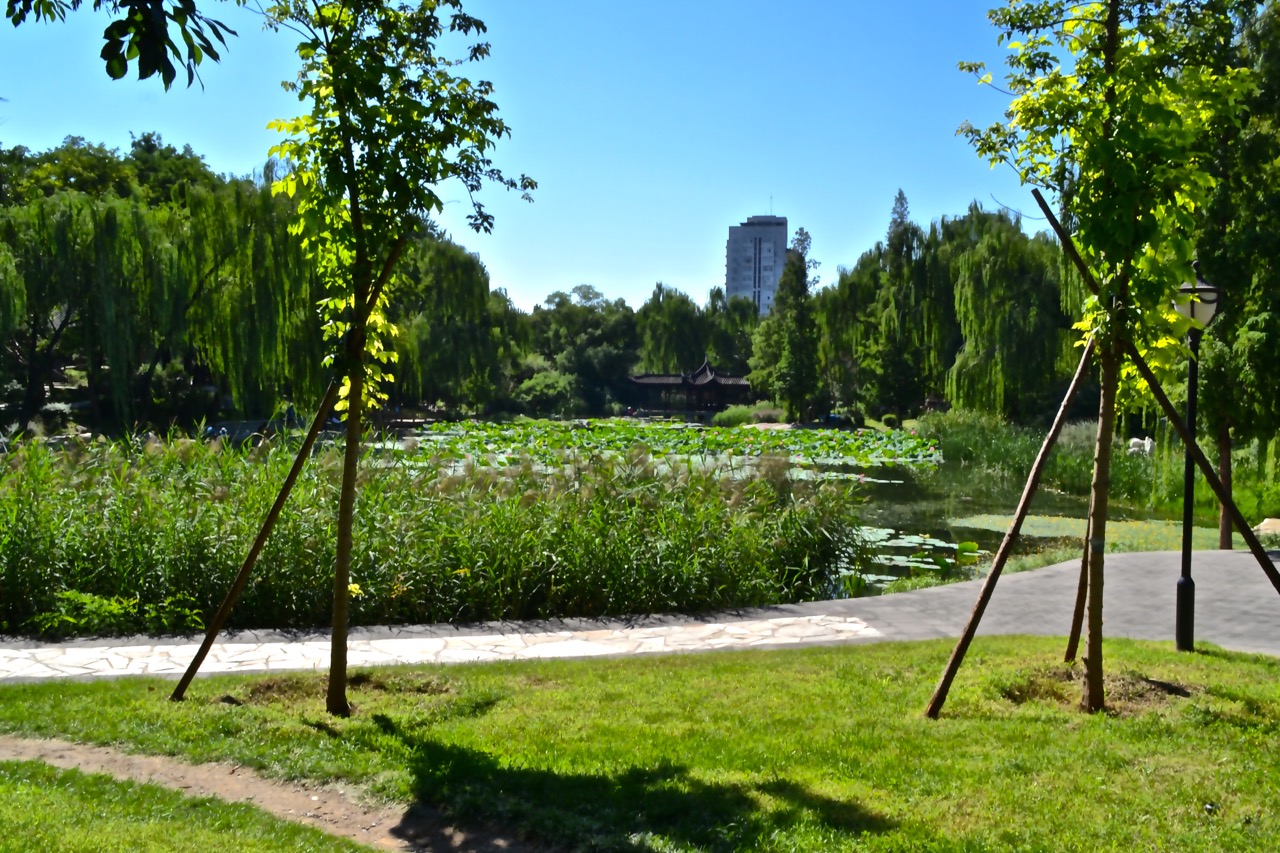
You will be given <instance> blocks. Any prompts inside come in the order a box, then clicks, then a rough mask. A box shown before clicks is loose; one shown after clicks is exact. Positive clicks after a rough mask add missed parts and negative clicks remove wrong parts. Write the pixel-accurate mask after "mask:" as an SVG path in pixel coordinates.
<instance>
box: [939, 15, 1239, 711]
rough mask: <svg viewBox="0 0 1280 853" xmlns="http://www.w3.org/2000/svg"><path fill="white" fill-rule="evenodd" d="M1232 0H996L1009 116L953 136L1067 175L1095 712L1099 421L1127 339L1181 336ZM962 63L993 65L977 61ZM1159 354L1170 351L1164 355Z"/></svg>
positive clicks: (1233, 110)
mask: <svg viewBox="0 0 1280 853" xmlns="http://www.w3.org/2000/svg"><path fill="white" fill-rule="evenodd" d="M1243 5H1244V4H1243V3H1231V2H1227V0H1224V1H1223V2H1211V3H1189V2H1184V0H1161V2H1140V0H1107V2H1103V3H1088V4H1071V3H1068V2H1066V0H1026V2H1023V0H1009V5H1008V6H1006V7H1002V8H998V9H993V10H992V11H991V12H990V13H989V17H990V18H991V20H992V22H993V23H994V24H995V25H996V27H997V29H999V30H1000V40H1001V41H1002V42H1004V41H1011V42H1013V43H1012V44H1011V48H1012V51H1011V54H1010V56H1009V57H1008V60H1007V62H1008V66H1009V74H1008V78H1007V80H1008V84H1007V85H1008V87H1009V89H1010V91H1012V93H1013V101H1012V102H1011V104H1010V106H1009V110H1008V112H1007V114H1006V116H1007V117H1006V121H1004V122H998V123H996V124H994V125H992V126H991V127H989V128H987V129H985V130H978V129H976V128H973V127H970V126H965V127H964V128H962V132H963V133H965V134H966V135H967V136H968V138H969V139H970V140H971V141H972V142H973V144H974V145H975V146H976V148H977V149H978V151H979V153H980V154H981V155H983V156H985V157H987V158H989V159H990V160H992V161H993V162H1002V163H1008V164H1010V165H1011V166H1013V167H1014V168H1015V169H1016V170H1017V171H1018V173H1019V175H1020V176H1021V178H1022V180H1023V182H1024V183H1028V184H1032V185H1035V186H1039V187H1043V188H1046V189H1049V190H1053V191H1056V192H1059V193H1061V192H1063V191H1064V190H1065V189H1066V187H1065V186H1064V184H1065V183H1066V178H1065V176H1066V175H1068V174H1074V176H1075V178H1074V181H1073V182H1072V184H1071V188H1070V189H1071V210H1072V214H1073V220H1074V223H1075V235H1074V239H1075V241H1076V242H1077V244H1078V245H1079V246H1080V248H1081V251H1082V254H1083V256H1084V259H1085V261H1086V263H1087V264H1088V265H1089V267H1090V269H1091V271H1092V273H1093V276H1094V278H1096V279H1097V282H1098V285H1099V288H1100V293H1099V294H1098V296H1097V297H1096V298H1095V299H1093V300H1091V301H1090V302H1089V304H1088V305H1087V306H1086V312H1085V317H1084V319H1083V325H1084V326H1085V327H1086V328H1088V329H1089V330H1090V331H1091V332H1092V334H1094V336H1095V338H1096V340H1097V342H1098V352H1099V362H1100V364H1101V373H1102V378H1101V386H1102V395H1101V405H1100V410H1099V416H1098V432H1097V439H1096V443H1095V451H1094V475H1093V489H1092V494H1091V506H1090V518H1089V525H1090V539H1089V548H1088V560H1089V576H1088V581H1089V589H1088V594H1089V599H1088V640H1087V655H1086V659H1085V664H1086V679H1085V689H1084V695H1083V697H1082V703H1083V706H1084V708H1085V709H1087V710H1089V711H1098V710H1101V709H1102V708H1103V707H1104V696H1103V681H1102V672H1103V669H1102V584H1103V568H1104V565H1103V561H1104V553H1105V543H1106V532H1107V514H1108V513H1107V509H1108V504H1107V484H1108V481H1109V479H1110V465H1111V448H1112V437H1113V436H1112V432H1113V428H1114V422H1115V412H1116V396H1117V390H1118V387H1119V383H1120V374H1121V367H1122V352H1123V349H1124V346H1125V345H1126V342H1127V341H1132V342H1134V343H1136V344H1137V345H1138V346H1139V347H1140V348H1146V349H1148V351H1152V352H1153V353H1158V352H1160V351H1163V350H1166V349H1168V348H1169V345H1170V344H1171V343H1172V344H1173V345H1174V346H1176V343H1174V342H1175V341H1176V339H1177V338H1178V337H1180V335H1179V334H1178V331H1179V330H1178V329H1177V328H1176V327H1175V326H1174V325H1172V323H1173V322H1174V320H1173V317H1171V312H1170V310H1169V308H1168V306H1169V304H1170V302H1171V300H1173V299H1174V298H1175V295H1176V292H1177V287H1178V285H1179V283H1180V282H1182V281H1185V280H1186V279H1187V278H1188V277H1189V276H1190V275H1191V259H1192V255H1193V249H1194V243H1193V240H1194V236H1195V230H1196V226H1197V222H1196V211H1197V209H1198V208H1199V207H1200V206H1201V205H1203V204H1204V203H1206V202H1207V200H1208V197H1209V194H1210V192H1211V190H1212V187H1213V185H1214V178H1213V176H1212V174H1211V172H1210V170H1209V167H1208V163H1209V162H1210V161H1211V156H1212V152H1213V149H1214V147H1215V141H1216V140H1215V131H1216V130H1217V129H1218V127H1219V122H1220V121H1223V120H1225V121H1232V120H1234V118H1235V117H1236V116H1237V115H1238V102H1239V99H1240V97H1241V95H1242V94H1243V93H1244V92H1246V91H1247V90H1248V89H1249V87H1250V83H1249V75H1248V74H1247V73H1244V72H1241V71H1238V70H1225V71H1224V70H1222V69H1220V68H1216V67H1215V63H1213V62H1212V61H1211V59H1209V58H1208V57H1207V54H1208V53H1209V51H1207V50H1206V46H1207V45H1210V44H1212V43H1213V42H1214V41H1215V40H1217V39H1220V38H1222V37H1223V33H1224V30H1225V32H1227V33H1229V32H1230V28H1231V18H1230V11H1231V9H1232V7H1233V6H1235V7H1237V8H1239V7H1242V6H1243ZM961 68H962V69H965V70H970V71H973V72H976V73H978V74H979V75H982V79H983V80H984V81H990V75H987V74H986V73H985V68H983V67H982V65H981V64H980V63H962V64H961ZM1166 361H1167V360H1166Z"/></svg>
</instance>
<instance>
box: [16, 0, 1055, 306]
mask: <svg viewBox="0 0 1280 853" xmlns="http://www.w3.org/2000/svg"><path fill="white" fill-rule="evenodd" d="M993 2H994V0H900V1H899V2H883V0H881V2H870V0H791V2H789V3H785V4H783V3H777V2H763V0H683V2H677V0H650V2H646V3H621V2H614V0H473V2H471V3H469V4H468V6H467V9H468V11H469V12H471V13H472V14H474V15H476V16H478V17H480V18H481V19H483V20H484V21H485V22H486V23H487V24H488V26H489V33H488V36H487V38H488V40H489V41H490V42H491V43H492V45H493V56H492V57H491V58H490V59H489V60H486V61H485V62H483V63H480V64H478V65H475V66H471V67H470V68H469V70H468V72H467V73H468V74H469V75H470V76H473V77H476V78H481V79H488V80H492V81H493V83H494V85H495V100H496V101H497V103H498V104H499V105H500V107H501V111H502V115H503V116H504V118H505V119H506V120H507V122H508V123H509V124H510V126H511V128H512V131H513V133H512V136H511V138H509V139H506V140H504V141H503V142H502V143H501V144H500V145H499V147H498V149H497V153H496V161H497V162H498V164H499V165H500V166H502V167H503V168H504V169H506V170H507V171H508V172H509V173H514V174H519V173H521V172H525V173H528V174H529V175H531V176H532V177H534V178H535V179H536V180H537V181H538V182H539V185H540V186H539V189H538V191H537V192H536V193H535V198H536V201H535V203H534V204H531V205H530V204H526V203H524V202H521V201H520V200H519V199H518V197H517V196H516V195H515V194H506V193H503V192H498V191H492V192H487V193H485V194H483V195H482V197H481V198H482V200H483V201H484V202H485V203H486V205H488V206H489V208H490V209H491V210H492V211H493V212H494V214H495V215H496V217H497V225H496V227H495V230H494V233H493V234H492V235H487V236H486V235H476V234H473V233H471V232H470V231H468V230H467V228H466V224H465V220H464V218H463V216H464V214H465V212H466V210H465V208H466V204H465V199H466V195H465V193H464V192H463V190H462V189H461V187H445V188H443V192H442V193H441V195H442V196H443V197H444V198H445V199H449V200H451V203H449V204H447V205H446V207H445V211H444V214H443V215H442V217H441V220H442V222H443V224H444V225H445V226H446V227H447V228H448V229H449V230H450V232H451V233H452V235H453V236H454V238H455V239H457V240H458V241H459V242H461V243H462V244H464V245H466V246H467V247H468V248H470V249H472V250H473V251H476V252H478V253H479V254H480V256H481V258H482V259H483V261H484V262H485V264H486V266H487V267H488V269H489V272H490V275H491V277H492V281H493V285H494V286H495V287H504V288H506V289H507V291H508V293H510V294H511V296H512V298H513V299H514V300H515V302H516V304H518V305H520V306H521V307H524V308H526V309H527V308H530V307H531V306H533V305H535V304H537V303H539V302H541V301H542V300H543V299H545V298H546V296H547V294H549V293H551V292H552V291H555V290H568V289H569V288H571V287H573V286H574V285H577V284H583V283H586V284H592V285H595V286H596V287H597V288H599V289H600V290H601V291H602V292H604V294H605V295H606V296H608V297H610V298H615V297H622V298H624V299H626V300H627V301H628V302H630V303H631V304H632V305H633V306H637V307H638V306H639V305H640V303H641V302H643V301H644V299H645V298H647V296H648V294H649V293H650V291H652V289H653V286H654V284H655V282H659V281H661V282H663V283H665V284H667V285H670V286H672V287H676V288H679V289H680V290H683V291H685V292H686V293H689V294H690V295H691V296H693V297H694V298H695V299H697V300H699V301H703V300H705V298H706V294H707V292H708V291H709V289H710V288H711V287H713V286H715V285H717V284H720V285H722V284H723V283H724V247H725V240H726V238H727V236H728V228H729V226H730V225H733V224H736V223H738V222H740V221H742V220H744V219H746V217H748V216H751V215H756V214H762V213H769V212H770V210H771V208H772V212H773V213H775V214H777V215H782V216H786V217H787V218H788V219H789V220H790V223H789V224H790V226H791V229H792V230H793V231H794V229H795V228H796V227H797V226H803V227H804V228H806V229H807V230H808V231H809V233H810V234H811V235H812V237H813V250H812V257H813V258H814V259H816V260H818V261H820V262H821V263H822V267H821V268H820V269H819V270H818V272H819V274H821V275H822V279H823V282H824V283H829V282H830V281H831V280H832V279H833V278H834V275H835V271H836V268H837V267H839V266H842V265H844V266H848V265H852V264H853V263H854V261H856V260H857V258H858V256H859V255H860V254H861V253H862V252H864V251H866V250H867V249H869V248H870V247H871V246H872V245H873V244H874V243H875V242H876V240H878V239H881V238H882V237H883V235H884V232H885V229H886V226H887V224H888V219H889V211H890V208H891V207H892V205H893V198H894V194H895V192H896V191H897V190H898V188H899V187H901V188H902V189H903V191H904V192H906V194H907V199H908V201H909V203H910V206H911V213H912V217H913V218H914V219H915V220H917V221H919V222H928V221H930V220H933V219H937V218H938V217H941V216H955V215H959V214H962V213H963V212H964V211H965V210H966V209H967V207H968V205H969V203H970V202H971V201H973V200H975V199H976V200H978V201H979V202H981V203H982V204H983V205H984V206H987V207H994V206H996V204H997V202H999V203H1003V204H1006V205H1009V206H1011V207H1014V208H1019V209H1021V210H1024V211H1026V212H1027V213H1028V214H1031V213H1035V206H1034V202H1033V201H1032V200H1031V197H1030V194H1029V192H1028V191H1027V190H1026V189H1024V188H1021V187H1019V186H1018V181H1017V178H1016V176H1015V175H1014V174H1013V173H1012V171H1011V170H1009V169H1008V168H1006V167H1001V168H999V169H996V170H992V169H990V168H989V167H988V165H987V164H986V163H985V162H983V161H981V160H980V159H979V158H978V157H977V155H976V154H974V153H973V151H972V150H971V149H970V148H969V146H968V145H967V144H966V143H965V141H964V140H963V139H961V138H959V137H957V136H956V135H955V130H956V127H957V126H959V125H960V123H961V122H963V121H964V120H966V119H968V120H970V121H972V122H973V123H974V124H980V125H984V124H987V123H989V122H991V121H992V120H995V119H996V118H998V117H999V116H1000V115H1001V113H1002V111H1003V109H1004V107H1005V105H1006V99H1005V98H1004V96H1002V95H1000V94H999V93H998V92H996V91H994V90H992V89H990V88H989V87H980V86H978V85H977V84H976V82H975V81H974V80H973V78H972V77H969V76H966V75H964V74H961V73H960V72H959V71H957V70H956V63H957V62H958V61H960V60H985V61H987V62H988V64H989V65H991V66H993V67H997V66H999V64H1000V63H1001V61H1002V57H1003V49H1002V48H1000V47H998V46H997V45H996V33H995V31H994V29H992V28H991V26H990V24H989V23H988V22H987V19H986V10H987V9H988V8H989V7H990V6H991V5H993ZM202 8H205V9H207V10H208V11H209V12H210V13H212V14H213V15H214V17H220V18H221V19H222V20H223V21H224V22H226V23H228V24H229V25H231V26H232V27H233V28H235V29H236V30H238V31H239V34H240V35H239V37H238V38H236V39H233V40H232V41H231V43H230V45H229V47H228V49H227V50H226V51H225V53H224V55H223V61H222V63H221V64H214V63H210V62H206V63H205V64H204V66H202V68H201V74H202V76H203V79H204V88H203V89H201V88H200V86H198V85H197V86H195V87H193V88H191V89H178V88H176V87H175V89H173V90H172V91H170V92H167V93H166V92H164V91H163V90H162V89H161V87H160V86H159V85H158V83H156V82H155V81H154V80H148V81H143V82H139V81H136V80H133V79H128V80H123V81H118V82H113V81H110V80H108V79H107V77H106V75H105V74H104V72H103V70H102V63H101V61H100V60H99V59H98V51H99V49H100V47H101V31H102V27H103V26H104V23H105V18H103V17H102V16H95V15H94V14H93V13H91V12H88V11H81V12H79V13H77V14H75V15H73V16H72V17H71V18H70V19H69V20H68V21H67V23H65V24H61V25H35V24H25V25H23V27H21V28H19V29H16V30H15V29H12V28H11V27H9V26H8V25H5V26H3V27H0V97H4V98H6V99H7V103H0V145H4V146H5V147H8V146H12V145H26V146H28V147H29V148H33V149H36V150H42V149H45V148H49V147H52V146H55V145H57V144H58V143H59V142H60V141H61V140H62V139H63V137H65V136H68V135H77V136H83V137H85V138H86V139H88V140H89V141H91V142H101V143H104V144H106V145H108V146H111V147H120V148H125V147H127V146H128V143H129V134H130V132H133V133H142V132H144V131H149V130H155V131H159V132H160V133H161V134H162V135H163V136H164V138H165V140H166V141H167V142H170V143H172V144H175V145H178V146H181V145H183V144H190V145H191V146H192V147H193V148H194V149H195V150H196V151H197V152H198V153H200V154H203V155H204V156H205V158H206V160H207V161H208V163H209V164H210V166H211V167H213V168H214V169H215V170H217V171H220V172H230V173H234V174H248V173H251V172H254V171H255V170H258V169H260V168H261V165H262V163H263V162H264V161H265V159H266V153H267V149H268V148H269V147H270V146H271V145H273V144H274V143H275V141H276V134H274V133H273V132H271V131H268V130H266V123H267V122H268V121H270V120H271V119H273V118H280V117H291V116H293V115H297V114H299V113H300V112H302V111H303V109H302V105H300V104H299V103H298V102H297V101H296V100H295V98H294V96H292V95H290V94H288V93H286V92H284V91H283V90H282V89H281V87H280V81H281V80H284V79H286V78H289V77H292V76H293V74H294V70H295V61H294V57H293V46H294V41H295V39H294V38H293V37H291V36H290V35H289V34H273V33H264V32H262V31H261V25H260V19H258V18H256V17H255V16H254V15H253V14H252V13H251V12H249V11H248V10H246V9H241V8H238V7H236V6H235V5H234V4H231V3H218V4H209V3H206V4H205V6H203V7H202ZM997 74H998V71H997ZM1031 224H1036V223H1031Z"/></svg>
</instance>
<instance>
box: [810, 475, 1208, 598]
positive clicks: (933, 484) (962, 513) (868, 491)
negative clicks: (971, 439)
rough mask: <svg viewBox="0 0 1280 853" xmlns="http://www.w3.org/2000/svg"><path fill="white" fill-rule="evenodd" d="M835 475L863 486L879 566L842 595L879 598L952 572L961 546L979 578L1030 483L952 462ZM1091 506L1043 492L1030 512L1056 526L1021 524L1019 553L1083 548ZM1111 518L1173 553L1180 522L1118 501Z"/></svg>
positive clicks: (865, 512)
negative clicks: (890, 587)
mask: <svg viewBox="0 0 1280 853" xmlns="http://www.w3.org/2000/svg"><path fill="white" fill-rule="evenodd" d="M832 471H833V472H834V473H835V474H836V475H837V476H849V475H853V476H857V477H859V479H860V480H861V481H862V483H863V487H862V494H863V496H864V498H865V500H866V503H865V505H864V506H863V507H862V508H861V515H862V518H863V520H864V522H865V524H866V525H867V530H866V531H865V532H866V533H867V538H868V540H869V543H870V545H871V549H872V551H873V552H874V559H873V563H874V568H873V569H871V571H870V573H864V574H863V579H864V580H865V581H866V584H865V586H864V585H861V584H852V585H849V588H847V589H845V590H844V592H845V594H861V595H865V594H872V595H874V594H876V593H878V592H879V591H880V590H881V589H883V587H884V586H885V584H887V583H889V582H891V581H893V580H896V579H898V578H903V577H909V576H911V575H913V574H915V575H920V574H930V573H934V572H939V571H941V572H946V571H948V568H949V567H950V569H951V570H954V568H955V563H956V557H957V548H956V546H957V544H958V543H966V542H971V543H974V544H976V545H977V549H978V559H976V560H974V559H972V558H970V559H968V560H964V559H961V560H960V562H961V563H964V562H968V563H970V566H968V567H965V566H963V565H962V566H961V567H960V568H961V570H962V572H961V573H962V574H963V575H969V574H975V573H976V574H982V573H983V572H985V569H986V568H987V567H988V566H989V565H990V561H991V559H992V556H993V555H994V552H995V551H996V549H997V548H998V547H999V545H1000V541H1001V540H1002V538H1003V537H1004V532H1005V528H1006V527H1007V524H1008V520H1009V519H1010V518H1012V516H1013V513H1014V511H1015V510H1016V509H1017V506H1018V500H1019V499H1020V498H1021V496H1022V489H1023V486H1024V485H1025V482H1024V481H1022V480H1018V481H1013V480H1003V479H997V478H993V477H991V476H989V475H984V474H983V473H981V472H979V471H976V470H974V469H973V468H970V467H967V466H963V465H958V464H950V463H944V464H942V465H941V466H938V467H935V468H929V467H910V466H889V467H880V468H855V467H850V466H844V467H840V466H836V467H834V468H833V469H832ZM1088 506H1089V501H1088V498H1087V497H1086V496H1083V495H1068V494H1062V493H1060V492H1054V491H1051V490H1049V489H1046V488H1044V487H1043V486H1042V487H1041V488H1040V489H1039V490H1038V491H1037V493H1036V494H1035V496H1034V497H1033V499H1032V502H1031V508H1030V513H1031V515H1034V516H1039V517H1044V516H1049V517H1052V521H1053V522H1055V523H1041V524H1039V525H1030V524H1028V525H1024V529H1023V532H1022V533H1021V535H1020V536H1019V542H1018V543H1017V544H1016V545H1015V550H1014V554H1015V555H1017V554H1026V553H1030V552H1034V551H1039V550H1046V549H1053V548H1061V547H1071V548H1075V547H1079V546H1080V545H1081V544H1082V538H1083V525H1084V521H1083V520H1084V519H1085V518H1086V516H1087V514H1088ZM1110 518H1111V519H1112V521H1113V523H1114V522H1120V523H1121V524H1129V523H1136V524H1137V527H1136V532H1135V531H1134V529H1130V528H1124V530H1126V531H1127V532H1128V533H1129V535H1130V536H1134V535H1146V536H1148V537H1151V538H1152V539H1153V541H1154V542H1156V544H1157V547H1169V546H1168V543H1167V537H1168V532H1169V529H1170V528H1172V527H1176V526H1177V525H1178V524H1179V523H1180V522H1179V521H1177V520H1175V519H1172V518H1170V516H1169V515H1168V514H1162V513H1158V512H1154V511H1151V510H1148V509H1142V508H1134V507H1128V506H1123V505H1119V504H1115V503H1113V504H1112V506H1111V513H1110ZM1042 520H1043V519H1042ZM1201 523H1203V522H1201ZM1118 529H1119V528H1118ZM1210 532H1212V533H1214V534H1215V535H1216V531H1209V530H1207V529H1206V530H1205V531H1203V534H1205V535H1207V534H1209V533H1210ZM962 550H963V548H962ZM938 558H942V559H941V560H939V559H938Z"/></svg>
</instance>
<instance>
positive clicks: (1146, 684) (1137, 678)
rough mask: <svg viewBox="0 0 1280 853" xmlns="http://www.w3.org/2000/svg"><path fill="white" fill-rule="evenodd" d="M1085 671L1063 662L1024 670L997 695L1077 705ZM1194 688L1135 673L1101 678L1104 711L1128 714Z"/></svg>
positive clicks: (1180, 696) (1157, 705) (1152, 707)
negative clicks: (1026, 671) (1104, 697)
mask: <svg viewBox="0 0 1280 853" xmlns="http://www.w3.org/2000/svg"><path fill="white" fill-rule="evenodd" d="M1083 680H1084V670H1083V668H1082V667H1080V666H1070V665H1067V664H1062V665H1060V666H1057V667H1053V668H1048V669H1040V670H1035V671H1033V672H1029V673H1023V674H1022V675H1021V676H1020V677H1018V678H1016V679H1013V680H1012V681H1010V682H1008V683H1006V684H1005V685H1004V686H1003V687H1002V688H1001V690H1000V695H1001V696H1003V697H1004V698H1005V699H1007V700H1009V701H1010V702H1012V703H1013V704H1015V705H1021V704H1023V703H1025V702H1050V703H1055V704H1060V705H1078V704H1079V702H1080V690H1081V685H1080V682H1082V681H1083ZM1193 689H1194V688H1191V687H1187V686H1186V685H1184V684H1176V683H1174V682H1171V681H1161V680H1159V679H1156V678H1147V677H1146V676H1144V675H1140V674H1138V673H1134V672H1124V673H1117V674H1109V675H1105V676H1104V677H1103V692H1104V695H1105V696H1106V702H1107V713H1109V714H1112V715H1115V716H1120V717H1127V716H1132V715H1135V714H1141V713H1144V712H1146V711H1150V710H1155V709H1157V708H1161V707H1165V706H1168V705H1169V704H1171V703H1172V702H1173V701H1174V700H1176V699H1186V698H1189V697H1190V696H1191V694H1192V691H1193Z"/></svg>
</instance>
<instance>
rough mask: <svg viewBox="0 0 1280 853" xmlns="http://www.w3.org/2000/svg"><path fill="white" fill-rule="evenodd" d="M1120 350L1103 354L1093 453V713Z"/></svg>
mask: <svg viewBox="0 0 1280 853" xmlns="http://www.w3.org/2000/svg"><path fill="white" fill-rule="evenodd" d="M1117 350H1118V347H1117V345H1116V344H1115V343H1114V342H1110V343H1108V344H1107V345H1106V347H1105V348H1104V349H1103V350H1102V358H1101V361H1102V403H1101V405H1100V406H1099V408H1098V435H1097V440H1096V441H1095V443H1094V449H1093V484H1092V488H1091V490H1090V496H1089V612H1088V635H1087V638H1086V644H1087V645H1086V649H1085V659H1084V668H1085V682H1084V696H1083V698H1082V702H1081V705H1082V707H1083V708H1084V710H1086V711H1089V712H1090V713H1093V712H1096V711H1101V710H1103V708H1104V707H1105V699H1104V695H1103V685H1102V572H1103V565H1104V560H1105V559H1106V543H1107V509H1108V507H1107V499H1108V493H1109V491H1110V487H1111V447H1112V444H1113V440H1114V435H1115V423H1116V386H1117V384H1118V382H1119V378H1120V357H1119V353H1118V351H1117Z"/></svg>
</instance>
